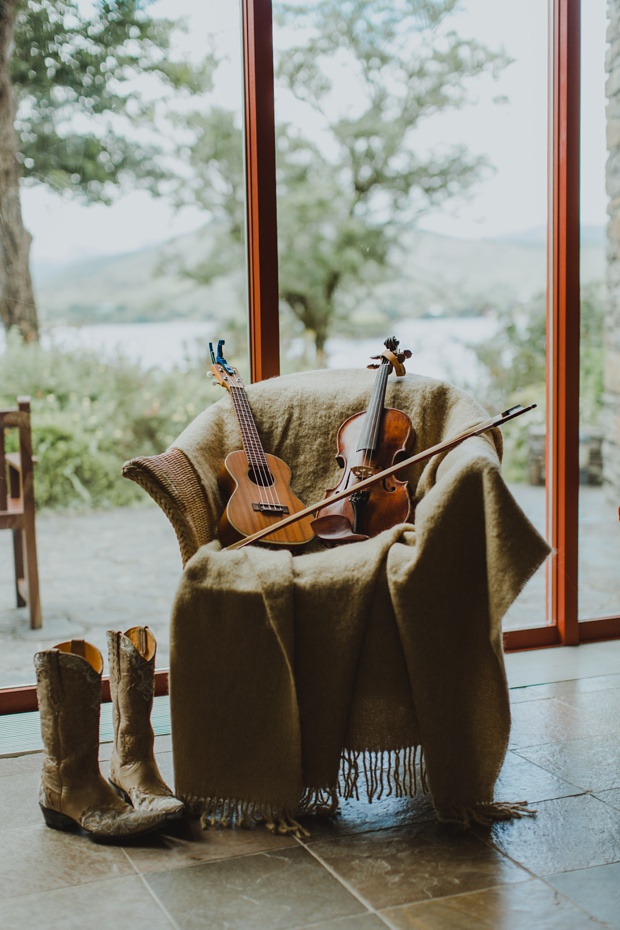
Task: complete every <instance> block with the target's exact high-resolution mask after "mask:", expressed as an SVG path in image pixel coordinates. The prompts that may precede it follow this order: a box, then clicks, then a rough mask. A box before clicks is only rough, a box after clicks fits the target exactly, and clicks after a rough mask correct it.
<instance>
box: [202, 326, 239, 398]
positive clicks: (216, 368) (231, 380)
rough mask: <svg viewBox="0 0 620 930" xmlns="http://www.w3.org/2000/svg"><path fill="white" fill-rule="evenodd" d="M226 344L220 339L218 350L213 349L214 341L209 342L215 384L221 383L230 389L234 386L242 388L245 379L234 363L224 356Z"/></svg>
mask: <svg viewBox="0 0 620 930" xmlns="http://www.w3.org/2000/svg"><path fill="white" fill-rule="evenodd" d="M223 345H224V340H223V339H220V340H218V343H217V352H214V351H213V343H212V342H210V343H209V353H210V355H211V362H212V364H211V371H212V372H213V376H214V378H215V381H214V382H213V384H219V385H221V386H222V387H223V388H226V389H227V390H228V391H230V389H231V388H233V387H238V388H242V387H243V380H242V378H241V375H240V374H239V372H238V371H237V369H236V368H233V366H232V365H229V364H228V362H227V361H226V359H225V358H224V355H223V352H222V347H223Z"/></svg>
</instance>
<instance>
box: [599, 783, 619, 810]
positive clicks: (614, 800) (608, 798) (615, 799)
mask: <svg viewBox="0 0 620 930" xmlns="http://www.w3.org/2000/svg"><path fill="white" fill-rule="evenodd" d="M596 797H597V798H599V800H601V801H604V802H605V804H609V805H610V806H611V807H614V808H615V809H616V810H617V811H620V788H612V789H611V790H610V791H597V792H596Z"/></svg>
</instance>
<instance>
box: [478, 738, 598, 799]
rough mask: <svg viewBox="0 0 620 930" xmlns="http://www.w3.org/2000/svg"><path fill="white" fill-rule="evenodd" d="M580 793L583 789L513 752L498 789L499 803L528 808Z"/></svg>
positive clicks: (500, 775)
mask: <svg viewBox="0 0 620 930" xmlns="http://www.w3.org/2000/svg"><path fill="white" fill-rule="evenodd" d="M581 793H582V789H581V788H576V787H575V785H572V784H571V783H570V782H567V781H564V779H562V778H558V777H557V775H553V774H552V773H551V772H548V771H547V769H543V768H541V767H540V766H539V765H536V764H535V763H534V762H530V761H529V760H528V759H524V758H523V756H520V755H519V754H518V753H516V752H512V751H510V750H509V751H508V752H507V753H506V759H505V761H504V765H503V768H502V770H501V772H500V774H499V778H498V780H497V783H496V785H495V799H496V800H497V801H521V800H524V801H527V802H528V803H529V804H536V803H537V802H538V801H547V800H550V799H551V798H562V797H567V796H569V795H573V794H581Z"/></svg>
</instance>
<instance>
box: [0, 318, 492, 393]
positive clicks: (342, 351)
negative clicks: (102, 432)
mask: <svg viewBox="0 0 620 930" xmlns="http://www.w3.org/2000/svg"><path fill="white" fill-rule="evenodd" d="M496 326H497V324H496V321H495V320H492V319H489V318H486V317H472V318H460V317H459V318H455V319H443V318H439V319H422V320H411V321H400V322H399V323H398V324H397V326H395V330H396V335H397V336H398V338H399V339H400V344H401V347H402V348H408V349H411V351H412V353H413V356H412V358H411V360H410V361H409V363H408V365H407V370H408V371H415V372H417V373H419V374H423V375H428V376H430V377H432V378H444V379H447V380H449V381H453V382H454V383H456V384H459V385H463V386H465V385H468V384H470V383H471V381H472V380H473V379H474V378H475V375H476V373H477V370H478V363H477V360H476V356H475V354H474V352H473V351H472V349H471V348H469V346H471V345H476V344H479V343H481V342H484V341H486V340H487V339H489V338H491V337H492V336H493V333H494V332H495V329H496ZM222 335H224V336H225V335H226V334H225V333H222V332H221V331H215V332H214V327H213V324H212V323H202V322H195V321H175V322H170V323H118V324H115V323H110V324H105V323H103V324H97V325H93V326H57V327H54V328H50V329H47V330H45V331H44V332H43V333H42V337H41V341H42V343H43V344H44V345H45V344H47V345H49V344H50V343H52V342H53V343H55V344H57V345H59V346H63V347H66V348H79V347H82V348H84V349H90V350H93V351H95V352H97V353H99V354H100V355H101V356H102V357H103V358H105V357H108V356H111V355H113V354H118V353H119V352H120V353H122V354H124V355H125V356H127V357H128V358H130V359H131V360H133V361H136V362H139V363H140V364H141V365H143V366H144V367H145V368H164V369H166V368H171V367H172V366H173V365H183V364H187V363H188V362H190V361H192V360H195V359H198V358H201V357H203V358H204V357H205V354H206V350H207V346H208V342H209V340H212V341H214V340H216V339H218V338H221V337H222ZM386 335H389V334H386ZM3 347H4V335H3V334H0V351H1V350H2V349H3ZM302 348H303V347H302V344H301V340H300V341H293V342H292V343H291V345H290V346H287V349H286V354H287V355H288V356H293V357H294V356H295V355H299V354H301V352H302ZM326 350H327V365H328V367H330V368H359V367H363V366H365V365H367V364H368V361H369V358H370V356H372V355H376V354H377V353H378V352H379V351H380V350H381V339H378V338H373V339H355V338H348V337H346V338H345V337H334V338H333V339H329V340H328V342H327V347H326Z"/></svg>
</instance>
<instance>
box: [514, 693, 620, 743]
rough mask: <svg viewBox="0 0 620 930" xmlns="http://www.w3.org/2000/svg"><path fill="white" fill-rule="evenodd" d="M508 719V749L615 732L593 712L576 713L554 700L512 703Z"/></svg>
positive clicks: (561, 702) (568, 706)
mask: <svg viewBox="0 0 620 930" xmlns="http://www.w3.org/2000/svg"><path fill="white" fill-rule="evenodd" d="M511 718H512V720H511V727H510V748H511V749H523V748H527V747H529V746H540V745H544V744H546V743H557V742H560V741H561V740H574V739H581V738H583V737H588V736H594V735H597V734H601V733H607V732H609V731H610V730H612V729H615V727H612V726H611V725H610V723H609V721H608V720H604V719H601V718H600V717H599V716H598V715H597V714H596V713H594V712H592V713H588V712H587V711H585V710H580V711H579V712H577V710H575V708H573V707H571V706H570V705H568V704H566V703H564V701H561V700H559V699H557V698H547V699H546V700H541V701H527V702H523V703H520V704H513V705H512V707H511Z"/></svg>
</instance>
